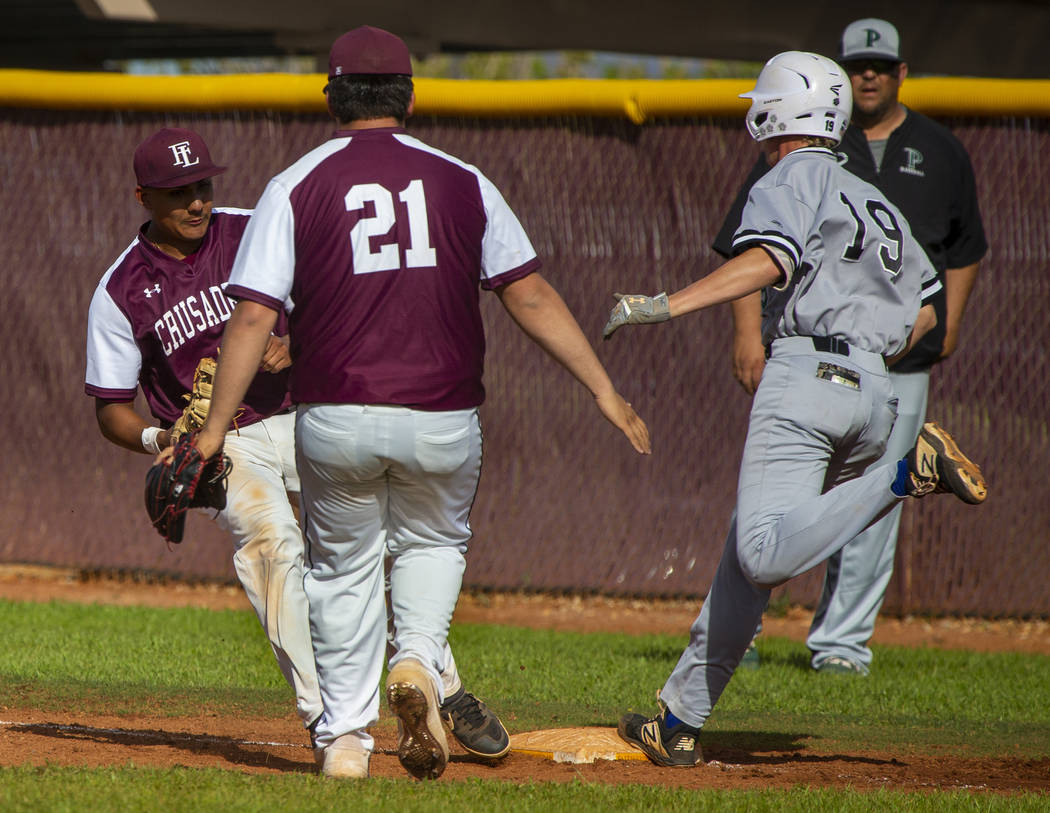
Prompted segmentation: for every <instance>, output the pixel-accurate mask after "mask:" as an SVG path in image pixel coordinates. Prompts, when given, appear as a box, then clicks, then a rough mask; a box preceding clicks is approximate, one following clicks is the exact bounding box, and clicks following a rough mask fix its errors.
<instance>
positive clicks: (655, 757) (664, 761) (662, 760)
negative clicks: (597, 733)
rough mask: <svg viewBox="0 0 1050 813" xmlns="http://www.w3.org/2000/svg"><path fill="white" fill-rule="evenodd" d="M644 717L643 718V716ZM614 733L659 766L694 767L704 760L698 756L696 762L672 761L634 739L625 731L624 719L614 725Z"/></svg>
mask: <svg viewBox="0 0 1050 813" xmlns="http://www.w3.org/2000/svg"><path fill="white" fill-rule="evenodd" d="M643 719H645V718H643ZM616 733H617V734H619V735H620V739H621V740H623V741H624V742H626V743H628V744H629V745H633V746H634V747H635V748H637V749H638V750H639V751H641V752H642V753H643V754H645V756H646V758H647V759H648V760H649V761H650V762H652V763H653V764H654V765H659V766H660V767H661V768H695V767H696V766H697V765H699V764H701V763H702V762H703V761H704V760H703V757H698V758H697V760H696V762H672V761H671V760H670V759H668V758H667V757H665V756H664V755H663V754H661V753H660V752H659V751H654V750H653V749H652V748H650V747H649V745H647V744H646V743H645V742H643V741H642V740H639V739H636V738H635V737H632V736H631V735H630V734H628V733H627V726H626V720H624V719H621V720H620V724H619V725H618V726H617V727H616Z"/></svg>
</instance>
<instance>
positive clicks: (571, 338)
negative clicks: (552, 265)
mask: <svg viewBox="0 0 1050 813" xmlns="http://www.w3.org/2000/svg"><path fill="white" fill-rule="evenodd" d="M499 296H500V300H501V301H502V302H503V306H504V307H505V308H506V309H507V312H508V313H509V314H510V315H511V317H512V318H513V319H514V321H515V322H517V324H518V326H519V327H520V328H521V329H522V330H523V331H524V332H525V334H526V335H527V336H528V337H529V338H530V339H532V340H533V341H534V342H536V344H538V345H539V346H540V347H542V348H543V349H544V350H545V351H546V352H547V353H548V354H550V356H551V357H552V358H554V359H555V360H556V361H557V362H558V363H559V364H561V365H562V366H563V367H564V368H565V369H566V370H568V371H569V372H570V373H571V374H572V375H573V376H574V377H575V378H576V379H577V380H578V381H579V382H580V383H581V384H583V385H584V386H585V387H587V389H588V390H590V392H591V394H593V395H598V394H600V393H607V392H611V391H612V390H613V385H612V381H610V380H609V376H608V374H607V373H606V372H605V368H604V367H602V364H601V362H600V361H598V357H597V356H596V355H595V353H594V348H592V347H591V345H590V342H588V341H587V337H586V336H584V335H583V331H582V330H581V329H580V326H579V324H578V323H577V321H576V318H575V317H574V316H573V315H572V312H571V311H570V310H569V308H568V306H567V305H566V304H565V302H564V300H563V299H562V298H561V296H560V295H559V294H558V292H557V291H555V290H554V288H552V287H551V286H550V284H549V283H548V282H547V281H546V280H545V279H543V278H542V277H541V276H540V275H539V274H530V275H529V276H528V277H526V278H525V279H523V280H519V281H518V282H516V283H511V284H510V285H508V286H506V287H505V288H503V289H501V290H500V292H499Z"/></svg>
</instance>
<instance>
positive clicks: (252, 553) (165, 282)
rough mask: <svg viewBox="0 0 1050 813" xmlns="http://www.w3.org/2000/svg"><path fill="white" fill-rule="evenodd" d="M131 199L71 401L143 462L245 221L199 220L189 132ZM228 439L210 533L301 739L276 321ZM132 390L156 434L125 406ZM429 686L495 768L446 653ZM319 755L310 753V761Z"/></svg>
mask: <svg viewBox="0 0 1050 813" xmlns="http://www.w3.org/2000/svg"><path fill="white" fill-rule="evenodd" d="M134 169H135V176H136V180H137V183H138V186H137V188H136V191H135V194H136V197H137V198H138V200H139V201H140V203H141V204H142V206H143V207H144V208H145V209H146V211H147V212H148V213H149V215H150V220H149V221H148V222H146V223H145V224H143V226H142V227H141V228H140V229H139V233H138V235H137V237H136V238H135V239H134V240H133V241H132V242H131V244H130V245H129V246H128V247H127V248H126V249H125V250H124V251H123V252H122V253H121V255H120V257H119V258H118V259H117V261H116V262H115V263H114V264H113V265H112V266H111V267H110V268H109V270H108V271H107V272H106V273H105V275H104V276H103V277H102V280H101V282H100V283H99V285H98V288H97V290H96V292H95V295H94V297H93V299H92V302H91V308H90V311H89V314H88V341H87V375H86V385H85V390H86V392H87V394H88V395H91V396H94V397H95V404H96V415H97V418H98V424H99V428H100V430H101V432H102V434H103V435H104V436H105V437H106V438H108V439H109V440H111V441H112V442H114V443H116V444H117V445H120V446H123V447H124V448H127V449H130V450H132V451H138V452H146V453H154V454H155V453H157V452H159V451H160V450H161V449H163V448H166V447H168V446H169V444H170V443H171V437H170V428H171V425H172V423H173V422H174V421H175V420H176V419H177V418H178V417H179V415H180V414H181V413H182V409H183V406H184V404H185V401H184V398H183V396H184V395H185V394H186V393H187V392H189V391H190V390H191V389H192V385H193V375H194V370H195V368H196V365H197V362H198V361H199V360H200V359H201V358H204V357H206V356H212V357H214V356H215V355H216V353H217V352H218V349H219V343H220V341H221V338H222V330H223V327H224V325H225V323H226V320H227V319H229V317H230V314H231V313H232V311H233V302H231V301H230V300H229V299H228V298H227V297H226V294H225V292H224V289H225V287H226V284H227V282H228V279H229V276H230V271H231V269H232V267H233V260H234V256H235V255H236V251H237V248H238V246H239V244H240V242H241V238H242V236H243V234H244V230H245V227H246V225H247V223H248V221H249V218H250V215H251V212H250V211H248V210H244V209H230V208H218V207H214V206H213V181H212V178H213V177H214V176H216V175H218V174H220V173H222V172H224V171H225V167H221V166H216V165H215V164H214V163H213V161H212V159H211V155H210V153H209V151H208V147H207V145H206V144H205V142H204V140H203V139H202V138H201V136H200V135H199V134H197V133H196V132H193V131H192V130H185V129H179V128H165V129H162V130H160V131H158V132H157V133H155V134H153V135H152V136H150V137H149V138H147V139H146V140H145V141H143V142H142V144H141V145H140V146H139V147H138V149H137V150H136V152H135V160H134ZM273 332H274V333H275V334H276V335H271V336H268V338H267V343H266V350H265V353H264V354H263V358H262V361H261V364H260V368H259V370H258V372H257V374H256V375H255V377H254V379H253V381H252V383H251V386H250V387H249V388H248V390H247V392H246V393H245V395H244V397H243V399H242V401H241V403H240V405H239V406H238V408H237V413H236V431H231V432H229V433H228V436H227V438H226V443H225V450H226V453H227V454H228V455H229V456H230V458H231V459H232V461H233V468H232V471H231V473H230V479H229V484H228V504H227V507H226V509H225V510H224V511H221V512H219V514H218V515H217V517H216V521H217V522H218V523H219V525H220V526H221V527H223V528H224V529H226V530H228V531H229V532H230V534H231V536H232V538H233V543H234V549H235V553H234V557H233V561H234V567H235V569H236V572H237V576H238V578H239V579H240V581H241V584H242V585H243V586H244V589H245V592H246V594H247V596H248V598H249V600H250V602H251V604H252V607H253V608H254V610H255V612H256V615H257V616H258V618H259V621H260V622H261V624H262V626H263V629H264V630H265V632H266V635H267V638H268V639H269V640H270V643H271V645H272V647H273V651H274V654H275V655H276V657H277V662H278V664H279V666H280V668H281V671H282V673H283V674H284V676H285V678H286V679H287V680H288V682H289V684H290V685H291V686H292V688H293V689H294V691H295V695H296V705H297V710H298V713H299V716H300V718H301V719H302V720H303V723H304V725H306V726H308V727H310V728H311V733H313V727H314V725H315V724H316V723H317V721H318V720H319V718H320V715H321V710H322V703H321V697H320V693H319V690H318V686H317V676H316V669H315V666H314V658H313V648H312V645H311V642H310V622H309V616H308V611H307V600H306V594H305V592H304V590H303V540H302V534H301V532H300V529H299V524H298V521H297V518H296V510H297V505H298V493H299V476H298V473H297V470H296V466H295V441H294V419H295V416H294V414H293V412H292V410H291V406H290V405H291V400H290V398H289V396H288V389H287V387H288V367H289V365H290V363H291V358H290V356H289V353H288V349H287V337H286V333H287V325H286V320H285V318H284V315H283V313H282V314H281V315H280V318H279V319H278V321H277V323H276V324H275V325H274V329H273ZM139 388H141V390H142V393H143V395H144V397H145V399H146V402H147V404H148V406H149V408H150V411H151V412H152V414H153V416H154V418H156V419H157V420H158V421H159V422H160V426H157V425H154V424H151V423H149V422H147V421H146V420H145V419H144V418H143V417H142V416H140V415H139V414H138V412H136V410H135V409H134V407H133V405H132V402H133V400H134V398H135V394H136V391H137V390H138V389H139ZM445 660H446V668H445V670H444V671H443V672H442V675H441V678H442V681H443V685H444V688H445V696H446V697H447V698H448V700H447V701H446V705H445V707H444V708H443V709H442V711H443V713H444V714H445V716H446V718H447V719H448V720H449V722H450V723H451V726H452V731H453V733H454V735H455V736H456V738H457V740H458V741H459V742H460V744H461V745H463V747H464V748H465V749H466V750H468V751H469V752H470V753H472V754H474V755H476V756H480V757H486V758H495V757H500V756H503V755H504V754H506V753H507V751H508V750H509V737H508V735H507V733H506V729H505V728H504V727H503V725H502V723H500V721H499V719H498V718H497V717H496V716H495V715H494V714H492V713H491V712H490V711H489V710H488V709H487V708H486V707H485V706H484V704H482V703H481V702H480V701H478V700H477V698H475V697H474V695H472V694H470V693H469V692H466V691H465V690H464V689H463V686H462V682H461V680H460V678H459V675H458V672H457V669H456V665H455V661H454V659H453V658H452V653H451V650H448V649H446V652H445ZM319 753H320V752H319V751H318V754H319Z"/></svg>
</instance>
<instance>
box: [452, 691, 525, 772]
mask: <svg viewBox="0 0 1050 813" xmlns="http://www.w3.org/2000/svg"><path fill="white" fill-rule="evenodd" d="M441 717H442V719H444V721H445V727H446V728H448V730H449V731H450V732H451V733H452V736H453V737H455V738H456V742H458V743H459V744H460V745H461V746H463V748H464V750H466V751H467V752H468V753H470V754H473V755H474V756H476V757H479V758H480V759H486V760H495V759H502V758H503V757H505V756H506V755H507V754H508V753H510V735H509V734H508V733H507V729H506V728H504V727H503V723H502V722H500V719H499V717H497V716H496V715H495V714H493V713H492V712H491V711H489V708H488V706H486V705H485V704H484V703H483V702H481V701H480V700H478V698H476V697H475V696H474V695H472V694H471V693H470V692H468V691H466V690H464V689H463V688H462V687H460V689H459V691H458V692H456V693H455V694H454V695H452V696H451V697H446V698H445V702H444V703H442V704H441Z"/></svg>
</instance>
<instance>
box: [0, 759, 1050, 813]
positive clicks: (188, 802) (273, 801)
mask: <svg viewBox="0 0 1050 813" xmlns="http://www.w3.org/2000/svg"><path fill="white" fill-rule="evenodd" d="M1046 806H1047V800H1046V797H1040V796H1039V795H1036V794H1025V795H1020V796H1013V797H1009V798H1007V797H996V796H990V795H987V794H981V795H976V796H975V795H972V794H969V793H964V792H952V793H941V794H929V793H895V792H887V791H874V792H871V793H858V792H856V791H838V792H835V791H826V790H808V789H803V788H796V789H793V790H788V791H704V792H697V791H688V790H677V789H669V788H659V787H647V786H637V785H631V786H610V785H598V784H584V783H582V782H577V783H574V784H568V785H556V784H551V783H541V782H535V783H526V784H511V783H508V782H486V781H482V780H476V779H472V780H468V781H464V782H434V783H426V784H423V783H419V782H407V781H402V780H392V779H370V780H369V781H368V782H363V783H351V784H348V783H345V782H331V781H325V780H323V779H321V778H320V777H317V776H303V775H292V776H285V775H281V776H249V775H247V774H241V773H237V772H234V771H220V770H189V769H186V768H174V769H170V770H157V769H153V768H133V767H125V768H113V769H107V770H84V769H80V768H65V769H60V768H52V767H49V768H8V769H0V809H3V810H4V811H6V813H21V811H41V810H47V811H53V813H83V811H92V813H106V812H107V811H114V813H118V811H119V813H130V812H131V811H157V810H163V811H166V813H181V811H186V813H196V812H197V811H202V810H221V811H223V813H237V811H250V812H251V813H258V811H264V810H279V811H282V813H292V812H293V811H296V812H297V811H325V813H328V812H329V811H332V810H354V811H368V810H382V811H397V813H416V812H417V811H418V813H436V812H437V811H445V810H469V811H490V810H498V811H501V812H502V811H508V813H512V812H513V811H543V813H580V811H581V810H586V811H605V810H610V811H612V810H615V811H625V812H627V813H629V812H630V811H638V813H648V811H652V810H668V811H696V812H697V813H704V812H705V811H726V810H746V811H749V813H824V811H829V812H830V811H837V812H844V813H851V812H852V811H857V813H860V811H886V813H896V811H900V810H907V811H913V812H914V813H926V812H927V811H937V813H941V812H942V811H981V813H995V812H996V811H1019V812H1020V813H1027V811H1045V810H1046Z"/></svg>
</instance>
